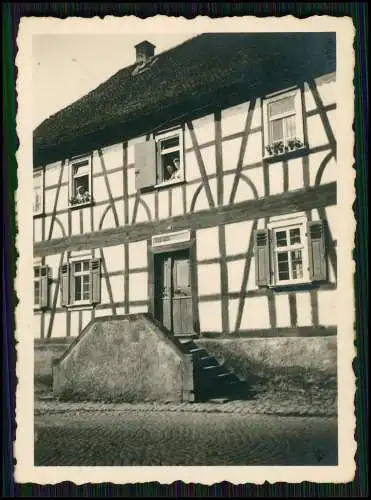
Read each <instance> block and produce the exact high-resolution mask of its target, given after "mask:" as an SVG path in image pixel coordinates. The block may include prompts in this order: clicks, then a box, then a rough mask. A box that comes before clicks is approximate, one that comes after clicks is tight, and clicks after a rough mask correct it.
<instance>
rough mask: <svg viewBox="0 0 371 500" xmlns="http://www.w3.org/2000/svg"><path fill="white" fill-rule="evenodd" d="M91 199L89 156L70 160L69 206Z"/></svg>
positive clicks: (87, 201)
mask: <svg viewBox="0 0 371 500" xmlns="http://www.w3.org/2000/svg"><path fill="white" fill-rule="evenodd" d="M91 201H92V182H91V157H90V156H87V157H84V158H79V159H75V160H71V161H70V199H69V202H70V206H74V205H81V204H86V203H89V202H91Z"/></svg>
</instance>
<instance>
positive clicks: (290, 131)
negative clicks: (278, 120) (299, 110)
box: [285, 115, 296, 139]
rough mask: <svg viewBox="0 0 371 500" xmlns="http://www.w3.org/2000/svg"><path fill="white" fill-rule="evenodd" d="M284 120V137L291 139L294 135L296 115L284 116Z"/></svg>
mask: <svg viewBox="0 0 371 500" xmlns="http://www.w3.org/2000/svg"><path fill="white" fill-rule="evenodd" d="M285 122H286V139H291V138H293V137H295V135H296V117H295V115H292V116H288V117H287V118H285Z"/></svg>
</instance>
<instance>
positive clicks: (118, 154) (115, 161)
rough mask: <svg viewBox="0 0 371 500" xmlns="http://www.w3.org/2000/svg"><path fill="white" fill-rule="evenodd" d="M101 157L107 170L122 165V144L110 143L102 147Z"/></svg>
mask: <svg viewBox="0 0 371 500" xmlns="http://www.w3.org/2000/svg"><path fill="white" fill-rule="evenodd" d="M102 153H103V158H104V162H105V166H106V169H107V171H109V170H111V169H113V168H118V167H122V164H123V146H122V143H117V144H112V145H111V146H107V147H105V148H103V149H102Z"/></svg>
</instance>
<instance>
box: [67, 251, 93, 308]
mask: <svg viewBox="0 0 371 500" xmlns="http://www.w3.org/2000/svg"><path fill="white" fill-rule="evenodd" d="M71 273H72V302H73V303H74V304H78V303H81V302H89V300H90V288H91V279H90V262H89V261H88V260H83V261H78V262H72V269H71Z"/></svg>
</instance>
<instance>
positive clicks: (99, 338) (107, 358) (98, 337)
mask: <svg viewBox="0 0 371 500" xmlns="http://www.w3.org/2000/svg"><path fill="white" fill-rule="evenodd" d="M53 371H54V379H53V391H54V393H55V395H57V396H59V397H60V398H62V399H69V400H80V401H81V400H89V401H117V402H118V401H125V402H135V401H183V400H184V399H188V398H189V397H190V390H191V389H192V383H193V378H192V365H191V359H190V357H187V356H186V355H184V354H182V352H181V351H179V350H178V349H177V348H176V346H175V345H174V344H173V343H172V342H171V341H170V340H169V339H167V338H166V336H165V335H164V334H163V333H162V332H161V331H160V330H159V329H158V328H157V327H156V326H155V325H153V324H152V323H151V322H150V321H149V320H148V319H147V318H146V317H144V316H140V315H138V316H135V315H131V316H127V317H125V318H121V319H104V320H101V321H97V322H96V323H94V324H93V325H92V326H91V328H90V329H89V331H88V332H86V333H85V334H84V335H83V336H81V338H80V339H79V341H78V342H77V343H76V344H75V345H74V346H73V347H72V348H71V349H70V351H69V352H68V353H67V354H66V355H65V356H64V358H63V359H62V360H61V361H60V362H59V363H57V364H55V365H54V367H53Z"/></svg>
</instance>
